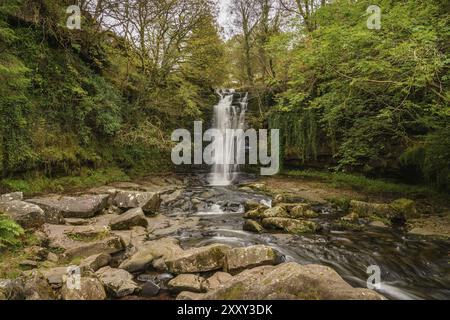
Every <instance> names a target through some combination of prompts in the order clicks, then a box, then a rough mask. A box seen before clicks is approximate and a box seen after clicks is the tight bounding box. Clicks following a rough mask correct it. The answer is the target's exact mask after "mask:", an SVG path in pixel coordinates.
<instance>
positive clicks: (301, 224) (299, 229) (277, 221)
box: [262, 218, 319, 234]
mask: <svg viewBox="0 0 450 320" xmlns="http://www.w3.org/2000/svg"><path fill="white" fill-rule="evenodd" d="M262 225H263V226H264V228H267V229H282V230H284V231H286V232H289V233H293V234H302V233H313V232H316V231H317V230H319V226H318V225H317V224H316V223H315V222H313V221H307V220H297V219H291V218H265V219H263V220H262Z"/></svg>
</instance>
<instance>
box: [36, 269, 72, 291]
mask: <svg viewBox="0 0 450 320" xmlns="http://www.w3.org/2000/svg"><path fill="white" fill-rule="evenodd" d="M42 274H43V276H44V277H45V279H47V282H48V283H49V284H50V285H51V286H52V287H56V288H60V287H61V286H62V285H63V283H64V282H65V279H66V277H67V276H68V275H69V267H55V268H50V269H46V270H42Z"/></svg>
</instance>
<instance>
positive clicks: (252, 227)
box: [242, 219, 264, 233]
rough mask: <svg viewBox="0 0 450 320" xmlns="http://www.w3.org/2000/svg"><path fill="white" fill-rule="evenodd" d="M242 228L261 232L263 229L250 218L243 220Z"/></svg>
mask: <svg viewBox="0 0 450 320" xmlns="http://www.w3.org/2000/svg"><path fill="white" fill-rule="evenodd" d="M242 229H244V230H245V231H250V232H256V233H261V232H263V231H264V228H263V227H262V225H260V224H259V223H258V222H257V221H255V220H250V219H248V220H245V222H244V226H243V227H242Z"/></svg>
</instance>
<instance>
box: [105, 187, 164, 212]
mask: <svg viewBox="0 0 450 320" xmlns="http://www.w3.org/2000/svg"><path fill="white" fill-rule="evenodd" d="M112 204H113V205H115V206H116V207H118V208H122V209H132V208H138V207H140V208H142V210H143V211H144V212H145V213H156V212H157V211H158V210H159V206H160V204H161V197H160V195H159V194H158V193H156V192H141V191H126V190H118V191H117V192H116V194H115V196H114V200H113V203H112Z"/></svg>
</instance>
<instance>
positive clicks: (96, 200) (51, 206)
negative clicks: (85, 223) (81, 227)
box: [27, 194, 109, 223]
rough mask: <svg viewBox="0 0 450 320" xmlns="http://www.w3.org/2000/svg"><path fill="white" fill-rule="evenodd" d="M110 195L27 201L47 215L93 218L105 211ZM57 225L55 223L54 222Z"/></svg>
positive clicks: (57, 197)
mask: <svg viewBox="0 0 450 320" xmlns="http://www.w3.org/2000/svg"><path fill="white" fill-rule="evenodd" d="M108 197H109V195H108V194H99V195H83V196H80V197H65V196H64V197H59V196H56V197H46V198H33V199H29V200H27V201H28V202H31V203H34V204H36V205H38V206H40V207H41V208H42V209H44V211H45V212H46V214H49V215H54V216H55V217H58V216H63V217H64V218H91V217H93V216H94V215H95V214H96V213H97V212H99V211H100V210H102V209H104V208H105V207H106V205H107V203H108ZM53 223H55V222H53Z"/></svg>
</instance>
